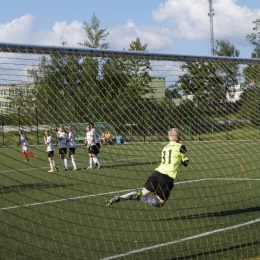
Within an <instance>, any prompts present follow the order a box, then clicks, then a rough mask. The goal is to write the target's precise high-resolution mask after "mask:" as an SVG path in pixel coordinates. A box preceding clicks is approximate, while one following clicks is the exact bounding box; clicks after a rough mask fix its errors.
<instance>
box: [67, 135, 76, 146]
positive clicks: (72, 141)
mask: <svg viewBox="0 0 260 260" xmlns="http://www.w3.org/2000/svg"><path fill="white" fill-rule="evenodd" d="M68 140H69V143H68V146H69V148H75V147H76V146H77V143H76V139H75V134H74V133H73V132H69V134H68Z"/></svg>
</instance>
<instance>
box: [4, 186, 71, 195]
mask: <svg viewBox="0 0 260 260" xmlns="http://www.w3.org/2000/svg"><path fill="white" fill-rule="evenodd" d="M68 186H74V184H55V183H29V184H20V185H12V186H0V194H4V193H10V192H20V191H23V190H33V189H37V190H38V189H49V188H58V187H68Z"/></svg>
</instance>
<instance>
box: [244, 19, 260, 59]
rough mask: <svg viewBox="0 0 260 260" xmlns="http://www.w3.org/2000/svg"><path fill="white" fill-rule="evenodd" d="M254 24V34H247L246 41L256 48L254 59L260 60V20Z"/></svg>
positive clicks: (253, 54)
mask: <svg viewBox="0 0 260 260" xmlns="http://www.w3.org/2000/svg"><path fill="white" fill-rule="evenodd" d="M253 24H254V27H253V32H252V33H251V34H247V36H246V39H247V41H249V42H250V43H251V44H253V45H254V46H255V48H254V51H253V53H252V58H260V19H257V20H255V21H253Z"/></svg>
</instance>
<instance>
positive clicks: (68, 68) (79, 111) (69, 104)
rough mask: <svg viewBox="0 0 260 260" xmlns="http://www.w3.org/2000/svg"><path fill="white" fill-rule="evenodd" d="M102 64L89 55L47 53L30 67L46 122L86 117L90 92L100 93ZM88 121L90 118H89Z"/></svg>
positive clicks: (29, 71) (41, 113)
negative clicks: (35, 65)
mask: <svg viewBox="0 0 260 260" xmlns="http://www.w3.org/2000/svg"><path fill="white" fill-rule="evenodd" d="M97 75H98V63H97V61H96V60H94V59H91V58H89V57H86V58H82V57H80V56H70V55H58V54H55V55H49V56H47V55H46V56H43V57H42V58H41V60H40V63H39V65H38V66H37V67H35V68H33V69H29V70H28V76H29V77H30V78H32V79H33V82H34V85H35V89H36V96H35V98H36V104H37V107H38V112H39V114H40V116H41V120H42V121H43V122H49V121H54V123H58V122H59V121H62V122H66V121H71V115H72V114H73V115H74V120H77V121H79V120H80V119H83V118H84V117H85V116H86V111H85V108H86V104H87V103H88V100H89V98H90V93H92V92H94V93H96V91H97V90H96V89H94V88H95V87H96V86H97V83H96V82H97ZM85 120H86V119H85Z"/></svg>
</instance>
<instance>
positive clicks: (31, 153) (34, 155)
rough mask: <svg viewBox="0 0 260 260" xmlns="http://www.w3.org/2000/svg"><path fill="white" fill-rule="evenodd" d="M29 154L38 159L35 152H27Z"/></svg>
mask: <svg viewBox="0 0 260 260" xmlns="http://www.w3.org/2000/svg"><path fill="white" fill-rule="evenodd" d="M27 154H28V155H30V156H32V157H35V158H36V154H35V153H33V152H31V151H29V150H28V151H27Z"/></svg>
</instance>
